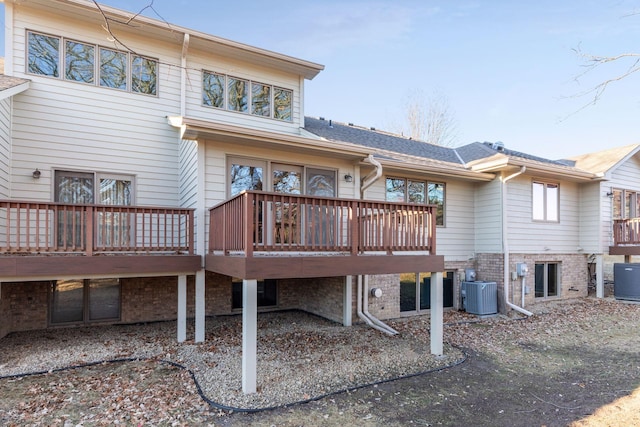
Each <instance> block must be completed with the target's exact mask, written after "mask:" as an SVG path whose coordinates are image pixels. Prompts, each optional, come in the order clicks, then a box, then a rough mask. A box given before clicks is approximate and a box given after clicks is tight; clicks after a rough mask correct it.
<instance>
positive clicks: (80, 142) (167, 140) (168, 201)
mask: <svg viewBox="0 0 640 427" xmlns="http://www.w3.org/2000/svg"><path fill="white" fill-rule="evenodd" d="M22 11H23V9H21V8H15V9H14V12H15V14H14V16H15V22H14V34H13V36H14V39H15V40H16V46H15V48H14V49H13V52H14V58H13V61H14V71H15V72H14V75H15V76H16V77H28V78H29V79H31V80H32V86H31V90H29V91H28V92H26V93H23V94H20V95H16V96H15V98H14V110H13V114H14V129H13V144H14V148H13V171H12V172H13V176H12V182H13V183H14V186H15V191H13V194H12V197H14V198H20V199H21V198H28V199H38V200H51V199H52V197H53V196H52V194H51V189H52V188H53V186H52V181H51V180H52V172H53V169H56V168H57V169H71V170H81V171H100V172H108V173H119V174H134V175H135V178H136V195H135V201H134V203H136V204H139V205H154V206H155V205H162V206H178V205H179V191H178V178H179V166H180V164H179V162H178V131H177V130H176V129H174V128H172V127H170V126H169V125H168V124H167V119H166V116H167V115H171V114H176V113H177V112H179V110H180V109H179V99H180V97H179V90H180V81H179V76H180V73H179V72H178V71H177V69H175V67H172V66H169V65H167V64H172V63H173V64H179V63H180V50H179V47H176V46H174V45H169V44H166V43H161V42H157V41H156V42H154V43H149V42H148V41H146V40H143V39H141V38H139V37H134V36H128V35H127V34H126V33H123V34H121V36H122V37H123V40H126V42H127V45H128V46H129V47H130V48H131V49H134V50H135V51H136V52H139V53H140V54H144V55H148V56H150V57H153V58H157V59H158V60H159V72H158V83H157V84H158V96H157V97H153V96H149V95H142V94H138V93H128V92H123V91H118V90H115V89H109V88H103V87H98V86H93V85H86V84H81V83H76V82H70V81H64V80H62V79H56V78H51V77H43V76H38V75H33V74H25V72H24V71H25V70H24V67H25V65H24V64H25V63H26V60H25V57H24V55H25V49H26V46H25V45H24V43H25V37H26V29H27V28H28V29H31V30H33V31H41V32H45V33H47V34H52V35H56V36H64V37H71V38H74V39H77V40H79V41H82V42H88V43H97V44H100V45H107V46H108V45H109V41H108V40H107V38H106V37H105V36H106V34H105V32H104V30H103V29H102V28H100V26H98V25H88V24H85V23H83V22H81V21H76V20H72V19H69V18H62V17H52V16H49V15H38V14H37V13H39V12H35V11H30V12H33V14H32V15H30V16H28V17H25V16H24V15H23V13H22ZM36 167H37V168H39V169H40V170H41V171H42V178H41V179H40V180H38V182H33V180H32V178H31V172H32V171H33V169H34V168H36Z"/></svg>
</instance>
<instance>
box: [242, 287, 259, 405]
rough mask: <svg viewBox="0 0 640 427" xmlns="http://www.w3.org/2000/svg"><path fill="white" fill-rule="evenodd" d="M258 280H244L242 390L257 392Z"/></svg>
mask: <svg viewBox="0 0 640 427" xmlns="http://www.w3.org/2000/svg"><path fill="white" fill-rule="evenodd" d="M257 340H258V281H257V280H255V279H252V280H248V279H244V280H243V281H242V391H243V392H244V394H250V393H255V392H256V390H257V388H256V379H257V361H256V359H257Z"/></svg>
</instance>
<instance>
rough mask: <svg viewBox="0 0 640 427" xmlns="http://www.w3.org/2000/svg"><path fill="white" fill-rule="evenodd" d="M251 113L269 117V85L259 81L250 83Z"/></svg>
mask: <svg viewBox="0 0 640 427" xmlns="http://www.w3.org/2000/svg"><path fill="white" fill-rule="evenodd" d="M251 114H254V115H256V116H263V117H271V86H269V85H263V84H261V83H253V84H252V85H251Z"/></svg>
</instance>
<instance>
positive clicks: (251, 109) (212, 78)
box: [202, 70, 293, 122]
mask: <svg viewBox="0 0 640 427" xmlns="http://www.w3.org/2000/svg"><path fill="white" fill-rule="evenodd" d="M292 100H293V91H292V90H289V89H283V88H278V87H274V86H271V85H268V84H265V83H259V82H253V81H251V80H246V79H240V78H237V77H232V76H227V75H225V74H220V73H215V72H212V71H205V70H203V71H202V105H204V106H205V107H213V108H220V109H225V110H229V111H236V112H240V113H249V114H252V115H254V116H260V117H269V118H274V119H277V120H283V121H286V122H290V121H292V120H293V119H292V102H293V101H292Z"/></svg>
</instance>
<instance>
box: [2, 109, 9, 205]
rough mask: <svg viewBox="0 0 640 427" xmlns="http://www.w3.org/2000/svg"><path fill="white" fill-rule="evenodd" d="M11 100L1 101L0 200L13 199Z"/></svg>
mask: <svg viewBox="0 0 640 427" xmlns="http://www.w3.org/2000/svg"><path fill="white" fill-rule="evenodd" d="M10 173H11V98H7V99H3V100H2V101H0V198H2V199H8V198H9V197H11V191H10V186H9V174H10Z"/></svg>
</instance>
